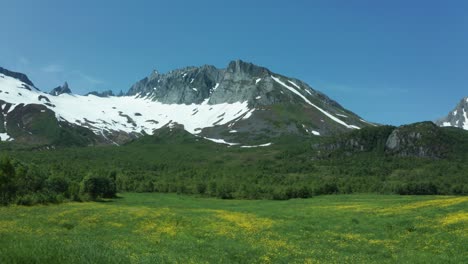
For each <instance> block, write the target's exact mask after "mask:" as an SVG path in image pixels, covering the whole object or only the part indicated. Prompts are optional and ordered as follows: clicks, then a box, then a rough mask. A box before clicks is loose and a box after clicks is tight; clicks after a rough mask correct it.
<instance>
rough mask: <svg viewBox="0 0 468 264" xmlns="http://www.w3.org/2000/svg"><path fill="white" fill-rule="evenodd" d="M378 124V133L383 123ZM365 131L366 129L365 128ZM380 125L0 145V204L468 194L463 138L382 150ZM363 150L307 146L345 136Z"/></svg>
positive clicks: (462, 135)
mask: <svg viewBox="0 0 468 264" xmlns="http://www.w3.org/2000/svg"><path fill="white" fill-rule="evenodd" d="M387 130H388V129H387ZM366 131H367V132H366ZM385 131H386V128H385V127H380V128H373V129H368V130H363V131H359V132H355V133H354V134H351V135H344V136H339V138H325V137H323V138H319V137H304V138H301V137H283V138H277V139H276V140H275V141H274V142H273V144H272V145H271V146H270V147H257V148H241V147H239V146H231V147H228V146H226V145H222V144H216V143H212V142H209V141H207V140H204V139H201V138H197V137H194V136H192V135H190V134H188V133H186V132H185V131H183V130H180V131H179V130H174V131H169V130H168V131H162V132H160V133H158V134H156V135H152V136H144V137H141V138H139V139H137V140H134V141H132V142H130V143H128V144H126V145H124V146H94V147H56V148H48V147H38V146H36V147H33V148H32V147H31V146H18V145H12V144H8V143H3V144H2V145H1V146H2V151H0V155H1V156H2V159H1V161H0V192H1V198H0V199H1V200H0V202H1V203H2V204H10V203H16V204H22V205H31V204H37V203H59V202H63V201H87V200H96V199H101V198H111V197H114V196H115V195H116V194H117V193H118V192H159V193H180V194H192V195H197V196H206V197H217V198H222V199H234V198H235V199H276V200H287V199H291V198H308V197H312V196H315V195H322V194H351V193H377V194H404V195H407V194H416V195H425V194H444V195H465V194H468V177H467V174H466V172H467V171H468V162H467V161H468V159H467V156H468V154H467V153H466V152H465V151H464V150H466V149H468V147H467V144H466V142H467V141H468V140H467V138H468V137H466V134H467V133H465V132H464V131H459V130H450V131H449V132H448V135H453V134H454V133H455V134H456V135H455V136H456V137H454V138H457V139H460V138H461V139H463V140H461V141H460V140H459V141H457V142H453V144H452V145H454V146H456V147H454V148H453V149H452V150H450V152H449V153H448V154H447V155H446V157H444V158H421V157H408V156H398V155H391V154H388V153H385V152H384V151H383V149H382V146H381V144H380V143H379V140H378V139H379V138H380V137H381V136H380V135H381V134H382V133H383V134H385V133H386V132H385ZM356 135H357V136H358V138H359V140H361V141H364V142H369V144H370V145H371V146H372V147H369V149H367V150H365V151H359V152H353V153H351V152H349V151H347V149H346V148H340V149H338V150H333V151H329V152H327V154H326V155H324V151H317V148H316V146H317V145H320V144H327V142H332V141H334V142H339V140H343V139H346V138H347V137H351V136H356Z"/></svg>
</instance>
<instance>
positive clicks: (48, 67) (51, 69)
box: [41, 64, 64, 73]
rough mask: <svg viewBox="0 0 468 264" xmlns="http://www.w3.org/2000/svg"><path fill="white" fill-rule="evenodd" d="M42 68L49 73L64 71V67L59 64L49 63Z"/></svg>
mask: <svg viewBox="0 0 468 264" xmlns="http://www.w3.org/2000/svg"><path fill="white" fill-rule="evenodd" d="M41 70H42V71H43V72H47V73H59V72H63V71H64V68H63V66H61V65H58V64H49V65H46V66H44V67H42V69H41Z"/></svg>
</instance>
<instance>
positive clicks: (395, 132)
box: [314, 122, 456, 159]
mask: <svg viewBox="0 0 468 264" xmlns="http://www.w3.org/2000/svg"><path fill="white" fill-rule="evenodd" d="M445 130H446V129H444V128H440V127H438V126H437V125H435V124H434V123H432V122H420V123H414V124H410V125H405V126H400V127H393V126H380V127H367V128H363V129H361V130H358V131H353V132H351V133H347V134H344V135H339V136H337V137H336V138H335V139H333V140H332V141H331V142H328V143H325V144H321V145H317V146H314V148H315V149H316V150H318V151H319V152H321V153H322V154H323V152H324V153H325V155H333V154H342V153H344V154H345V155H351V154H354V153H359V152H372V153H376V154H385V155H391V156H400V157H418V158H435V159H438V158H444V157H446V155H447V154H448V153H450V152H451V151H452V150H453V144H454V143H453V142H455V141H456V140H454V139H453V137H451V136H450V135H449V134H447V133H446V131H445Z"/></svg>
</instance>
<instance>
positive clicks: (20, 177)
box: [0, 157, 117, 205]
mask: <svg viewBox="0 0 468 264" xmlns="http://www.w3.org/2000/svg"><path fill="white" fill-rule="evenodd" d="M115 181H116V174H115V172H111V173H109V174H107V175H106V174H94V173H89V174H87V175H86V176H85V177H83V178H82V179H81V180H80V181H76V180H73V179H70V178H67V177H65V176H63V175H60V174H55V173H50V172H49V171H43V170H41V168H39V167H37V166H34V165H30V164H28V165H26V164H23V163H21V162H18V161H16V160H12V159H10V158H9V157H3V158H1V159H0V205H8V204H18V205H33V204H47V203H61V202H64V201H89V200H98V199H100V198H113V197H115V195H116V193H117V188H116V184H115Z"/></svg>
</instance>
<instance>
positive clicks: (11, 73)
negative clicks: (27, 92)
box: [0, 67, 35, 87]
mask: <svg viewBox="0 0 468 264" xmlns="http://www.w3.org/2000/svg"><path fill="white" fill-rule="evenodd" d="M0 73H2V74H4V75H6V76H10V77H12V78H15V79H18V80H20V81H22V82H24V83H25V84H27V85H29V86H32V87H35V86H34V84H33V83H32V82H31V80H29V78H28V76H27V75H26V74H23V73H20V72H14V71H10V70H7V69H5V68H2V67H0Z"/></svg>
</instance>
